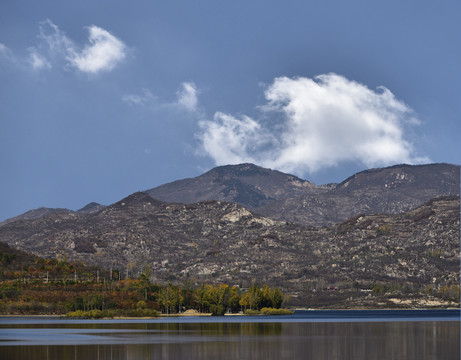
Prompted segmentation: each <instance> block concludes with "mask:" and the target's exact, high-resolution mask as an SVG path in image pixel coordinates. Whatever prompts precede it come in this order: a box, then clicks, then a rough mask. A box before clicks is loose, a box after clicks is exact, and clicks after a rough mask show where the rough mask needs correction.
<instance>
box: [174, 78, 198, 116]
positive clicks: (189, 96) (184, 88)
mask: <svg viewBox="0 0 461 360" xmlns="http://www.w3.org/2000/svg"><path fill="white" fill-rule="evenodd" d="M176 94H177V95H178V101H177V103H178V105H180V106H182V107H184V108H186V109H187V110H189V111H196V110H197V87H196V86H195V84H194V83H193V82H183V83H182V84H181V89H180V90H178V91H177V93H176Z"/></svg>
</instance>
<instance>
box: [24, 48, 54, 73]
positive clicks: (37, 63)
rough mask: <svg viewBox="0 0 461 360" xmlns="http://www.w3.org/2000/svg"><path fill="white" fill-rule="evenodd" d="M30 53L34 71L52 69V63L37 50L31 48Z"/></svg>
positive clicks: (30, 61)
mask: <svg viewBox="0 0 461 360" xmlns="http://www.w3.org/2000/svg"><path fill="white" fill-rule="evenodd" d="M29 52H30V54H29V63H30V65H32V67H33V68H34V69H36V70H40V69H51V68H52V66H51V64H50V62H49V61H48V60H47V59H46V58H45V57H44V56H43V55H41V54H40V53H39V52H37V49H35V48H30V49H29Z"/></svg>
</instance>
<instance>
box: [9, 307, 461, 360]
mask: <svg viewBox="0 0 461 360" xmlns="http://www.w3.org/2000/svg"><path fill="white" fill-rule="evenodd" d="M459 358H460V312H459V310H374V311H373V310H370V311H368V310H360V311H296V313H295V315H292V316H267V317H266V316H265V317H261V316H226V317H179V318H178V317H176V318H161V319H152V320H67V319H56V318H36V317H35V318H32V317H30V318H29V317H2V318H0V359H12V360H15V359H18V360H19V359H21V360H27V359H35V360H45V359H85V360H91V359H101V360H102V359H193V360H194V359H197V360H198V359H264V360H271V359H316V360H322V359H354V360H360V359H383V360H384V359H386V360H389V359H402V360H403V359H405V360H408V359H418V360H421V359H443V360H450V359H456V360H458V359H459Z"/></svg>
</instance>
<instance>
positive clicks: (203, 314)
mask: <svg viewBox="0 0 461 360" xmlns="http://www.w3.org/2000/svg"><path fill="white" fill-rule="evenodd" d="M291 310H292V311H309V312H316V311H344V312H347V311H408V310H420V311H430V310H459V311H461V307H444V308H372V309H370V308H354V309H315V308H294V309H291ZM223 316H271V315H264V314H255V315H248V314H243V313H227V314H224V315H223ZM274 316H277V315H274ZM0 317H3V318H10V317H11V318H13V317H15V318H55V319H61V318H64V319H68V320H72V319H77V318H67V317H66V314H61V315H58V314H49V315H47V314H0ZM183 317H212V314H211V313H199V312H193V313H192V312H190V313H185V312H184V313H181V314H160V315H159V316H157V317H135V316H114V317H112V318H102V319H85V320H111V319H112V320H149V319H160V318H183ZM216 317H219V316H216Z"/></svg>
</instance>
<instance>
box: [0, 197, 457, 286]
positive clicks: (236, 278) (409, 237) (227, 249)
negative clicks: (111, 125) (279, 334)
mask: <svg viewBox="0 0 461 360" xmlns="http://www.w3.org/2000/svg"><path fill="white" fill-rule="evenodd" d="M459 214H460V210H459V197H458V196H451V197H444V198H438V199H435V200H432V201H430V202H428V203H426V204H424V205H423V206H420V207H418V208H416V209H414V210H411V211H408V212H405V213H402V214H398V215H390V214H388V215H358V216H355V217H353V218H351V219H349V220H348V221H346V222H344V223H341V224H338V225H335V226H333V227H329V228H326V227H325V228H314V227H305V226H301V225H297V224H293V223H287V222H284V221H278V220H273V219H270V218H265V217H261V216H258V215H255V214H254V213H252V212H250V211H248V210H247V209H245V208H243V207H242V206H240V205H237V204H235V203H228V202H221V201H208V202H200V203H196V204H174V203H173V204H168V203H163V202H160V201H157V200H154V199H152V198H151V197H150V196H148V195H146V194H144V193H135V194H133V195H131V196H129V197H127V198H125V199H123V200H121V201H119V202H117V203H115V204H113V205H111V206H108V207H106V208H105V209H104V210H102V211H100V212H98V213H96V214H78V213H55V214H51V215H49V216H46V217H42V218H39V219H34V220H19V221H16V222H14V223H10V224H6V225H4V226H2V227H1V228H0V241H4V242H6V243H8V244H10V245H12V246H15V247H17V248H20V249H23V250H26V251H28V252H32V253H34V254H36V255H40V256H44V257H55V256H56V255H57V254H66V256H67V259H69V260H73V259H81V260H83V261H84V262H85V263H87V264H89V265H100V266H103V267H106V268H109V267H112V268H114V269H125V268H127V267H128V268H129V269H130V271H132V272H136V271H139V270H141V269H142V268H143V267H144V266H145V265H148V266H150V267H151V268H152V270H153V275H154V276H155V277H157V278H158V279H161V280H167V279H168V280H170V281H183V280H184V279H186V278H193V279H199V280H200V279H202V280H206V281H210V282H226V283H231V284H242V285H243V286H247V285H248V284H250V283H252V282H254V281H258V282H263V281H264V282H267V283H269V284H272V285H279V286H283V287H284V289H286V290H288V291H290V292H292V293H303V291H308V289H309V288H310V287H311V286H313V285H312V284H334V285H336V284H340V285H342V286H345V285H344V284H347V286H349V287H350V286H352V285H351V284H352V283H353V282H354V281H361V282H368V283H372V282H374V281H385V282H389V283H398V282H409V283H414V284H416V285H417V286H422V285H424V284H430V285H434V286H437V285H441V284H452V283H458V279H459V270H460V269H459V250H460V249H459V238H460V233H459V228H460V217H459ZM315 286H317V285H315Z"/></svg>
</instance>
